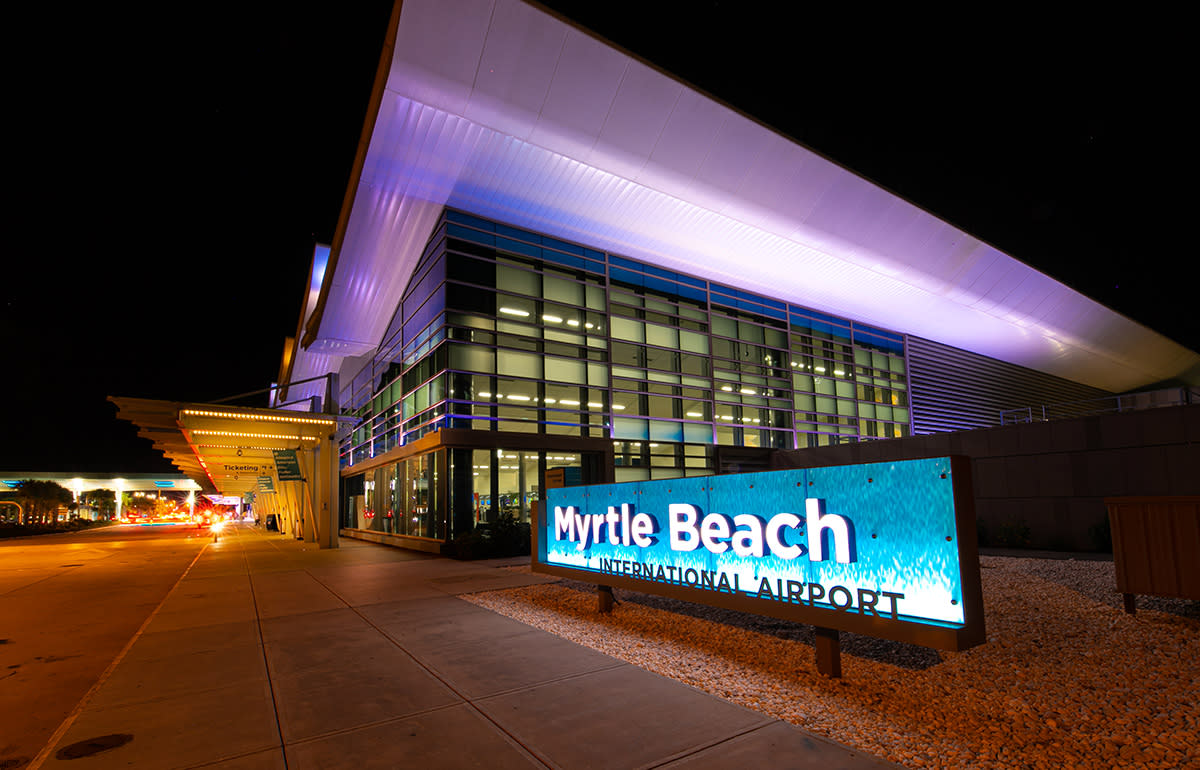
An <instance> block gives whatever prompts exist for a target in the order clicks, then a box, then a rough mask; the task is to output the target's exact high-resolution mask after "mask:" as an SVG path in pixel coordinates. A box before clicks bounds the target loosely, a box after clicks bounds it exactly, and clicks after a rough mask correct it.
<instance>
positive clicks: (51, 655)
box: [0, 525, 248, 770]
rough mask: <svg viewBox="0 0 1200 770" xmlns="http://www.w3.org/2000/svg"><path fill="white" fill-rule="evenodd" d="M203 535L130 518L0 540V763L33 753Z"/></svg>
mask: <svg viewBox="0 0 1200 770" xmlns="http://www.w3.org/2000/svg"><path fill="white" fill-rule="evenodd" d="M238 526H248V525H238ZM211 542H212V537H211V535H210V534H209V532H208V530H207V529H205V530H199V529H197V528H196V527H194V526H191V527H189V526H157V527H140V526H131V525H114V526H109V527H104V528H101V529H97V530H89V531H84V532H78V533H71V534H61V535H41V536H37V537H28V538H15V539H8V540H0V770H7V769H8V768H18V767H23V766H24V765H25V764H26V763H27V762H28V761H29V760H31V759H32V758H33V757H34V756H36V755H37V753H38V752H39V751H40V750H41V749H42V747H43V746H44V745H45V744H46V742H47V741H48V740H49V739H50V737H51V736H52V735H53V734H54V732H55V730H57V729H58V727H59V725H61V724H62V723H63V720H65V719H66V718H67V717H68V716H69V715H70V714H71V712H72V711H73V710H74V709H75V707H76V706H77V705H78V704H79V702H80V701H81V700H82V699H83V697H84V696H85V695H86V694H87V693H88V691H89V690H90V689H91V688H92V686H93V685H94V684H95V683H96V682H97V681H98V680H99V679H100V677H101V676H102V675H103V674H104V672H105V671H106V670H107V669H108V668H109V666H110V665H111V664H112V663H113V661H114V660H115V659H116V658H117V656H118V655H119V654H120V653H121V652H122V650H124V649H125V647H126V646H127V645H128V644H129V643H130V641H131V640H132V639H133V638H134V636H135V634H137V633H138V631H139V629H141V627H142V625H143V624H144V623H145V622H146V620H147V619H148V618H149V617H150V615H151V614H152V613H153V612H154V610H155V608H157V607H158V605H159V604H160V603H161V602H162V600H163V598H164V597H166V595H167V593H168V592H169V591H170V590H171V588H172V587H173V586H174V585H175V584H176V583H177V582H178V581H179V578H180V577H181V576H182V575H183V574H184V573H185V572H186V570H187V569H188V567H189V566H190V565H191V564H192V563H193V561H195V559H196V557H197V556H198V555H199V554H200V552H201V551H202V550H203V548H204V547H205V546H206V545H208V544H209V543H211Z"/></svg>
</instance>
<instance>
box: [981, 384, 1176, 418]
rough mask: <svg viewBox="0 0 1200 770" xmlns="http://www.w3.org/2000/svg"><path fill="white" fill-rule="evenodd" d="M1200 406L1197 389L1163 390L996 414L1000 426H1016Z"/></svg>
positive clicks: (1022, 408)
mask: <svg viewBox="0 0 1200 770" xmlns="http://www.w3.org/2000/svg"><path fill="white" fill-rule="evenodd" d="M1186 404H1200V388H1186V387H1179V388H1163V389H1161V390H1150V391H1146V392H1143V393H1126V394H1124V395H1120V396H1106V397H1104V398H1093V399H1088V400H1087V401H1070V402H1067V403H1062V404H1043V405H1041V406H1025V407H1021V408H1019V409H1007V410H1005V411H1003V412H1001V413H1000V424H1001V425H1020V424H1023V423H1030V422H1049V421H1050V420H1068V419H1071V418H1073V417H1090V416H1093V415H1098V414H1117V413H1120V412H1134V411H1140V410H1142V409H1157V408H1158V407H1163V406H1184V405H1186Z"/></svg>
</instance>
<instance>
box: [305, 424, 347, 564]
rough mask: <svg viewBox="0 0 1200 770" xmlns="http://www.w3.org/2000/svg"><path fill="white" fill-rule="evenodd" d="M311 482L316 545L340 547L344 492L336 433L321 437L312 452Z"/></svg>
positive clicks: (320, 546)
mask: <svg viewBox="0 0 1200 770" xmlns="http://www.w3.org/2000/svg"><path fill="white" fill-rule="evenodd" d="M309 479H311V480H312V483H313V486H312V495H313V507H314V508H315V509H316V510H315V511H314V516H315V518H316V520H317V521H318V522H320V525H319V527H318V532H319V537H318V541H317V546H318V547H319V548H337V547H338V526H339V525H340V523H341V517H340V513H339V511H338V505H339V502H340V494H341V490H340V489H339V487H338V457H337V442H336V441H335V440H334V434H333V433H330V434H329V435H328V436H325V437H322V439H321V441H320V443H318V444H317V446H316V449H315V450H314V451H313V463H312V470H311V472H310V473H309Z"/></svg>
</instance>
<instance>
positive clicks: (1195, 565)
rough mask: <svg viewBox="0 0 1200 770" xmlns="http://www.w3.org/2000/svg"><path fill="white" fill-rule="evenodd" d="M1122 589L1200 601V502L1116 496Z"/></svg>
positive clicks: (1113, 512)
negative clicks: (1199, 557)
mask: <svg viewBox="0 0 1200 770" xmlns="http://www.w3.org/2000/svg"><path fill="white" fill-rule="evenodd" d="M1104 502H1105V504H1106V505H1107V507H1108V516H1109V522H1110V524H1111V529H1112V539H1113V561H1114V565H1115V572H1116V578H1117V590H1118V591H1120V592H1122V593H1126V594H1146V595H1150V596H1171V597H1178V598H1184V599H1200V560H1198V559H1197V554H1200V497H1113V498H1108V499H1107V500H1105V501H1104Z"/></svg>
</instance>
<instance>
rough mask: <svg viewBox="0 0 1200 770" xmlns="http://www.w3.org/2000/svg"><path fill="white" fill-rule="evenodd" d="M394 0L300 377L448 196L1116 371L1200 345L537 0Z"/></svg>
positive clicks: (1077, 370) (1124, 383) (395, 271)
mask: <svg viewBox="0 0 1200 770" xmlns="http://www.w3.org/2000/svg"><path fill="white" fill-rule="evenodd" d="M397 11H398V12H397V13H394V14H393V24H394V25H395V28H394V30H393V32H394V37H393V36H389V38H388V39H389V42H392V41H394V46H389V47H388V48H387V50H386V51H385V56H384V62H383V64H382V65H381V68H380V72H379V76H378V77H379V80H378V81H377V83H376V96H375V99H374V100H373V102H372V107H371V115H369V116H368V121H367V129H366V131H365V133H364V142H363V145H362V146H361V147H360V154H359V158H358V162H357V163H356V170H355V179H354V180H352V182H351V189H350V190H349V191H348V194H347V198H346V203H345V208H344V210H343V212H342V219H341V221H340V223H339V229H338V232H337V234H336V236H335V242H334V244H333V252H332V254H331V255H330V258H329V268H328V269H326V270H324V271H323V275H322V280H321V286H320V292H319V297H318V300H317V301H316V302H315V304H312V305H309V306H308V307H306V311H305V314H304V316H303V317H302V319H301V322H302V325H303V329H302V331H303V334H302V337H301V347H300V349H298V350H297V355H296V360H295V362H294V363H293V371H292V379H301V378H304V377H308V376H313V375H315V374H321V373H323V372H324V371H329V370H332V369H335V368H336V365H337V364H338V363H339V362H340V361H341V360H342V358H343V357H345V356H359V355H365V354H367V353H370V352H371V351H372V350H373V349H374V348H375V347H376V346H378V345H379V343H380V341H381V340H380V338H381V336H382V335H383V333H384V330H385V327H386V325H387V323H388V321H389V320H390V316H391V312H392V310H393V309H394V308H395V306H396V304H397V302H398V301H399V299H400V296H401V293H402V292H403V290H404V287H405V284H406V282H407V280H408V277H409V275H410V273H411V271H412V269H413V268H414V267H415V265H416V261H417V259H418V258H419V256H420V254H421V250H422V247H423V246H424V244H425V243H426V240H427V239H428V237H429V235H430V233H431V231H432V227H433V225H434V224H435V222H436V219H437V217H438V214H439V212H440V211H441V209H442V207H443V206H453V207H456V208H460V209H464V210H467V211H471V212H475V213H478V214H480V215H483V216H486V217H491V218H495V219H498V220H502V221H505V222H508V223H511V224H514V225H517V226H520V227H526V228H529V229H533V230H537V231H541V232H545V233H548V234H551V235H554V236H557V237H560V238H564V239H567V240H572V241H577V242H580V243H583V244H586V245H589V246H593V247H598V248H601V249H606V250H609V251H612V252H615V253H618V254H622V255H626V256H629V257H633V258H635V259H642V260H646V261H650V262H654V263H656V264H659V265H662V266H664V267H667V268H669V269H674V270H678V271H681V272H686V273H690V274H693V275H697V276H700V277H704V278H708V279H711V280H715V281H719V282H722V283H728V284H733V285H735V286H739V287H742V288H745V289H748V290H751V291H757V292H761V293H763V294H766V295H768V296H771V297H776V298H779V299H783V300H787V301H790V302H794V303H797V304H800V305H804V306H808V307H812V308H815V309H819V310H823V311H826V312H829V313H834V314H837V315H841V316H845V317H848V318H851V319H854V320H858V321H863V322H866V323H870V324H874V325H877V326H882V327H885V328H889V329H893V330H897V331H903V332H906V333H909V334H915V335H918V336H921V337H926V338H929V339H933V340H937V341H940V342H944V343H947V344H950V345H954V346H956V347H960V348H964V349H966V350H970V351H974V352H977V353H982V354H984V355H988V356H992V357H995V358H998V359H1001V360H1005V361H1010V362H1013V363H1016V364H1021V365H1024V366H1028V367H1031V368H1034V369H1038V370H1041V371H1045V372H1050V373H1053V374H1056V375H1059V376H1062V377H1066V378H1068V379H1071V380H1075V381H1077V382H1082V383H1086V384H1089V385H1093V386H1095V387H1099V388H1104V389H1106V390H1110V391H1123V390H1129V389H1132V388H1136V387H1140V386H1143V385H1146V384H1150V383H1154V382H1158V381H1161V380H1164V379H1168V378H1172V377H1177V376H1181V375H1182V374H1183V373H1184V372H1186V371H1187V370H1189V369H1194V368H1195V367H1197V366H1198V365H1200V356H1198V355H1197V354H1196V353H1195V352H1192V351H1189V350H1187V349H1186V348H1183V347H1182V346H1180V345H1178V344H1176V343H1174V342H1172V341H1171V340H1169V339H1167V338H1166V337H1164V336H1162V335H1160V334H1157V333H1156V332H1154V331H1151V330H1149V329H1147V328H1145V327H1144V326H1141V325H1140V324H1138V323H1136V322H1134V321H1131V320H1129V319H1128V318H1125V317H1124V316H1122V315H1120V314H1118V313H1116V312H1114V311H1112V310H1110V309H1108V308H1106V307H1104V306H1102V305H1100V304H1099V303H1097V302H1095V301H1093V300H1091V299H1089V298H1087V297H1085V296H1083V295H1082V294H1080V293H1079V292H1077V291H1074V290H1073V289H1071V288H1069V287H1067V286H1065V285H1063V284H1061V283H1059V282H1057V281H1055V280H1053V279H1051V278H1050V277H1048V276H1046V275H1044V274H1042V273H1040V272H1038V271H1037V270H1035V269H1033V268H1031V267H1029V266H1028V265H1025V264H1024V263H1022V262H1020V261H1019V260H1017V259H1014V258H1013V257H1010V256H1008V255H1006V254H1004V253H1002V252H1000V251H998V250H997V249H995V248H993V247H992V246H990V245H988V244H986V243H983V242H981V241H980V240H978V239H976V238H974V237H972V236H970V235H968V234H966V233H964V232H962V231H961V230H958V229H956V228H955V227H953V226H951V225H949V224H947V223H946V222H943V221H942V220H940V219H938V218H937V217H936V216H934V215H932V214H930V213H928V212H926V211H923V210H922V209H920V208H918V207H917V206H914V205H912V204H911V203H908V202H906V201H904V200H902V199H900V198H898V197H896V196H895V195H893V194H891V193H889V192H887V191H886V190H883V189H882V188H880V187H878V186H877V185H875V184H873V183H872V182H869V181H867V180H865V179H863V178H862V177H860V176H857V175H856V174H854V173H853V172H851V171H848V170H846V169H845V168H842V167H840V166H838V165H837V164H835V163H833V162H831V161H829V160H827V159H825V158H823V157H821V156H820V155H817V154H816V153H814V152H812V151H810V150H808V149H806V148H805V147H802V146H801V145H799V144H797V143H795V142H793V141H791V140H790V139H788V138H786V137H784V136H781V135H780V134H778V133H776V132H774V131H772V130H771V129H770V128H767V127H765V126H763V125H761V124H759V123H757V122H755V121H754V120H753V119H751V118H749V117H746V116H744V115H742V114H740V113H738V112H737V111H735V110H733V109H731V108H729V107H727V106H724V105H722V104H721V103H719V102H717V101H715V100H713V99H712V98H709V97H708V96H706V95H704V94H702V93H699V92H698V91H696V90H695V89H693V88H691V87H689V86H688V85H687V84H685V83H682V82H680V81H678V80H677V79H674V78H673V77H671V76H669V75H667V74H665V73H663V72H661V71H658V70H656V69H655V68H653V67H652V66H649V65H647V64H646V63H644V62H642V61H640V60H638V59H637V58H635V57H633V56H631V55H630V54H628V53H625V52H623V51H621V50H619V49H617V48H615V47H613V46H611V45H609V44H607V43H605V42H604V41H602V40H600V39H597V38H596V37H594V36H593V35H591V34H590V33H588V32H587V31H584V30H581V29H579V28H577V27H575V26H573V25H572V24H570V23H568V22H565V21H563V20H561V19H559V18H556V17H555V16H553V15H551V14H550V13H547V12H546V11H543V10H541V9H540V8H538V7H535V6H532V5H529V4H526V3H524V2H521V0H403V3H398V9H397ZM787 98H795V97H792V96H788V97H787ZM314 275H316V273H315V272H314ZM306 305H308V303H306ZM318 370H320V371H318Z"/></svg>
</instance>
